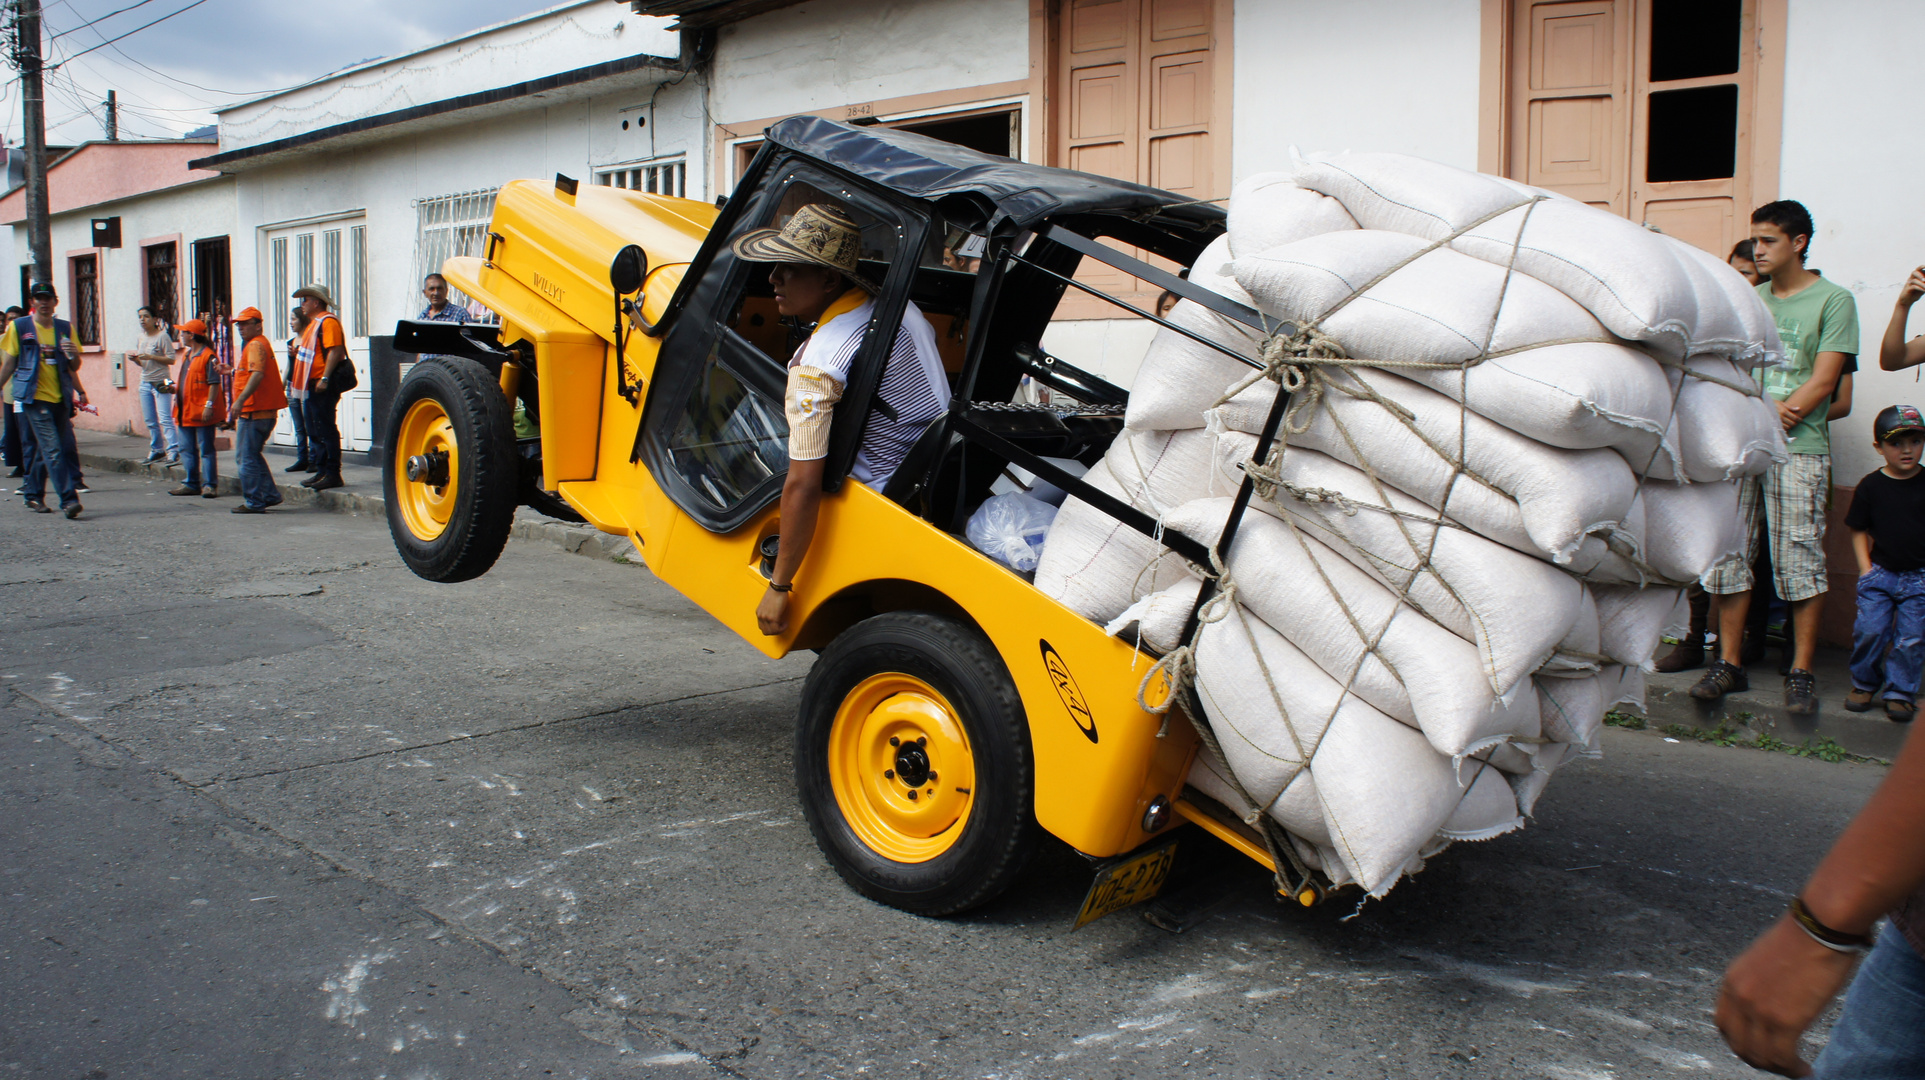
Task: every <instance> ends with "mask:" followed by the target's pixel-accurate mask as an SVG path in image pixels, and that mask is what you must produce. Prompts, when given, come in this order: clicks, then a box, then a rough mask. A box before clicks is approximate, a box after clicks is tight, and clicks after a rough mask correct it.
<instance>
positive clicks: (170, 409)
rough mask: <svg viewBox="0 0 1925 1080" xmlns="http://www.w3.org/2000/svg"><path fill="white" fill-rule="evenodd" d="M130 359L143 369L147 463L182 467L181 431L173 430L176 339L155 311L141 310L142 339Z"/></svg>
mask: <svg viewBox="0 0 1925 1080" xmlns="http://www.w3.org/2000/svg"><path fill="white" fill-rule="evenodd" d="M127 359H129V360H131V361H133V362H134V363H136V364H139V365H140V414H141V418H142V419H144V420H146V421H147V449H148V454H147V460H146V461H144V462H142V464H143V465H151V464H153V463H154V462H156V461H165V462H166V463H167V464H169V465H178V464H180V429H179V428H177V427H175V426H174V339H173V338H172V337H170V336H169V335H168V333H167V324H166V323H163V322H161V321H160V316H159V315H158V314H156V313H155V312H154V309H153V308H150V307H144V308H141V309H140V339H139V343H138V345H137V346H136V348H135V350H134V351H133V352H130V353H128V354H127Z"/></svg>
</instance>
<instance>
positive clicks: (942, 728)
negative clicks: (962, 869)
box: [829, 672, 976, 863]
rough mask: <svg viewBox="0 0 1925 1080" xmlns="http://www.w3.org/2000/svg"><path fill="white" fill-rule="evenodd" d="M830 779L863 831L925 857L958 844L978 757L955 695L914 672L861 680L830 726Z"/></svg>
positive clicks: (882, 847)
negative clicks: (954, 702)
mask: <svg viewBox="0 0 1925 1080" xmlns="http://www.w3.org/2000/svg"><path fill="white" fill-rule="evenodd" d="M829 784H830V787H831V788H832V789H833V790H834V791H835V797H836V805H837V806H838V807H840V808H841V810H842V817H843V819H844V820H846V821H847V822H848V823H849V827H850V828H852V829H854V830H855V833H856V836H857V837H858V838H859V839H861V841H862V842H863V843H864V844H866V845H868V847H869V848H870V849H871V850H873V851H874V852H876V854H878V855H881V856H882V857H883V858H886V859H890V860H892V861H894V862H903V863H919V862H927V861H929V860H930V859H933V858H935V857H936V856H938V855H941V854H942V853H943V852H945V851H948V850H949V849H950V847H952V846H953V845H954V844H955V843H956V840H957V838H958V837H960V836H961V835H962V832H963V828H964V827H965V826H966V825H967V823H968V821H969V810H970V807H972V806H974V805H975V802H976V796H975V790H976V761H975V756H974V755H973V754H971V753H970V750H969V736H968V735H967V734H965V733H964V731H963V725H962V720H961V718H960V717H958V716H957V715H956V710H955V709H954V708H953V707H951V706H950V704H949V700H948V699H947V698H945V697H943V696H942V694H941V693H939V692H937V690H936V689H935V688H934V687H932V686H930V685H929V684H928V683H926V682H923V681H922V680H921V679H918V678H916V677H915V676H913V675H904V674H901V673H898V672H885V673H883V674H881V675H871V676H870V677H869V678H867V679H864V680H862V682H860V683H858V684H857V685H856V687H855V689H853V690H851V691H849V694H848V696H847V697H845V698H843V700H842V705H841V707H840V708H838V709H837V710H836V717H835V724H834V726H833V727H831V728H830V730H829Z"/></svg>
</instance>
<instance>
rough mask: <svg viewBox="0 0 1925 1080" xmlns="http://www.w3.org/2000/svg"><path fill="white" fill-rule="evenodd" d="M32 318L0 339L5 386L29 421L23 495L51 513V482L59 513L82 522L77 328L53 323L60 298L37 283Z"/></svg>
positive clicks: (0, 376)
mask: <svg viewBox="0 0 1925 1080" xmlns="http://www.w3.org/2000/svg"><path fill="white" fill-rule="evenodd" d="M28 296H29V298H30V299H31V300H32V302H33V314H32V315H29V316H25V317H22V318H19V319H15V320H14V321H13V322H11V323H9V324H8V325H7V331H6V334H5V335H4V336H0V358H4V362H0V384H4V385H6V386H7V388H8V389H9V390H10V391H11V392H12V394H13V400H14V407H15V408H17V409H19V410H21V413H22V415H23V416H24V417H25V419H26V430H25V435H26V436H27V439H26V440H25V442H26V443H30V444H31V445H23V446H22V450H23V452H27V453H29V454H30V461H29V462H28V465H27V474H26V481H25V482H24V483H22V484H21V485H20V494H21V495H22V496H23V497H24V498H25V499H26V504H27V509H29V510H32V511H34V512H36V513H41V514H46V513H51V512H52V511H50V510H49V509H48V508H47V503H46V491H47V481H48V479H49V478H50V477H51V478H52V481H53V487H54V491H55V493H56V494H58V495H59V496H60V509H61V511H62V512H63V513H65V514H66V515H67V517H68V518H77V517H79V516H80V510H81V506H80V495H79V493H78V492H77V491H76V490H75V489H76V488H77V487H78V486H79V473H78V471H77V468H76V467H77V466H78V464H79V462H77V461H75V460H74V459H73V456H72V451H71V450H70V449H69V448H70V447H72V445H73V414H74V409H75V407H76V406H79V405H85V404H86V403H87V391H86V390H85V389H83V388H82V387H81V386H80V384H79V382H78V380H76V379H75V378H74V367H75V366H76V360H77V358H78V356H79V351H78V350H77V349H75V348H74V340H73V327H72V325H70V324H69V323H68V322H67V320H65V319H56V318H54V314H53V312H54V306H55V305H56V304H58V303H59V302H60V294H59V293H58V292H56V291H55V290H54V287H53V286H52V285H49V284H47V283H46V282H44V281H43V282H37V283H35V284H34V285H33V287H32V288H31V289H29V290H28Z"/></svg>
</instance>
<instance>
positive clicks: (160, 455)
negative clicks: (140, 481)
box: [140, 450, 167, 465]
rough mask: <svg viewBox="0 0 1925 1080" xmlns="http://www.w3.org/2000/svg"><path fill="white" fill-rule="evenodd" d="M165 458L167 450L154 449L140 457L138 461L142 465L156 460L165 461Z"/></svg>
mask: <svg viewBox="0 0 1925 1080" xmlns="http://www.w3.org/2000/svg"><path fill="white" fill-rule="evenodd" d="M165 460H167V452H166V451H165V450H156V451H154V452H153V453H151V454H148V455H147V456H146V457H144V458H142V459H140V463H141V464H142V465H152V464H153V463H154V462H156V461H165Z"/></svg>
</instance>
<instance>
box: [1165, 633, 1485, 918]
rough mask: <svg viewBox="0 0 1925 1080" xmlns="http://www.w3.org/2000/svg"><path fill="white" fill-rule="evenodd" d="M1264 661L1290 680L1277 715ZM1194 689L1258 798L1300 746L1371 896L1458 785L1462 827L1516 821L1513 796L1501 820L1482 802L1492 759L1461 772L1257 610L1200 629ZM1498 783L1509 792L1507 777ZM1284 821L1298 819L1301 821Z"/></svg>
mask: <svg viewBox="0 0 1925 1080" xmlns="http://www.w3.org/2000/svg"><path fill="white" fill-rule="evenodd" d="M1259 657H1261V661H1259ZM1263 666H1268V667H1269V668H1270V670H1271V671H1272V672H1273V673H1274V674H1275V677H1276V681H1277V684H1278V685H1279V687H1282V686H1283V685H1284V684H1285V683H1286V681H1288V682H1290V683H1291V685H1290V688H1289V691H1288V694H1289V696H1288V697H1287V698H1285V699H1284V709H1285V710H1287V712H1288V719H1287V720H1286V717H1285V715H1284V713H1283V712H1280V711H1279V709H1278V705H1277V699H1276V698H1273V697H1272V696H1271V695H1270V694H1269V692H1268V690H1267V689H1266V688H1265V685H1264V683H1263V680H1262V679H1261V677H1260V676H1253V674H1252V673H1253V672H1256V671H1259V670H1261V668H1262V667H1263ZM1197 692H1198V695H1199V697H1200V698H1201V699H1202V701H1203V707H1204V711H1205V713H1206V714H1207V715H1208V717H1209V720H1210V723H1211V726H1212V728H1213V729H1214V730H1215V731H1216V733H1217V739H1218V741H1219V742H1220V743H1222V744H1223V748H1224V754H1225V756H1226V757H1227V758H1229V760H1230V764H1231V768H1232V769H1233V770H1234V771H1235V772H1236V774H1237V776H1238V778H1239V779H1240V780H1242V781H1243V783H1244V787H1245V788H1246V789H1247V790H1249V791H1250V792H1251V794H1252V795H1254V796H1256V798H1258V799H1259V800H1261V799H1264V798H1266V797H1270V793H1271V792H1273V791H1276V792H1279V793H1280V794H1281V789H1282V786H1283V784H1284V783H1286V782H1287V780H1289V779H1294V778H1295V776H1296V774H1297V772H1298V770H1300V769H1301V768H1302V767H1303V765H1302V764H1301V762H1302V759H1303V758H1304V757H1305V756H1308V757H1309V758H1310V762H1309V771H1310V774H1311V776H1312V777H1313V778H1314V779H1315V782H1316V795H1317V802H1318V803H1319V804H1320V805H1321V808H1322V812H1323V819H1324V820H1323V824H1324V827H1325V829H1326V830H1327V836H1328V838H1329V843H1330V845H1331V847H1333V848H1334V849H1335V851H1336V854H1337V856H1338V857H1339V858H1340V859H1341V860H1342V862H1343V863H1344V865H1345V866H1346V867H1347V868H1348V869H1349V871H1350V873H1351V874H1352V876H1353V877H1355V879H1356V880H1357V881H1358V883H1360V884H1361V885H1363V887H1364V889H1365V890H1366V891H1368V892H1369V893H1370V894H1371V895H1373V896H1382V895H1383V894H1384V893H1385V892H1387V891H1388V890H1389V888H1390V887H1391V886H1392V885H1394V884H1396V882H1397V879H1398V878H1399V877H1400V876H1401V875H1402V874H1403V872H1404V869H1405V867H1406V866H1407V865H1409V864H1410V863H1411V862H1412V861H1413V860H1414V859H1416V858H1418V857H1419V855H1420V853H1422V852H1423V851H1424V850H1425V849H1426V848H1427V847H1428V846H1429V845H1430V843H1431V842H1432V840H1433V838H1434V837H1436V836H1437V834H1438V832H1439V830H1440V829H1442V828H1444V826H1445V825H1446V823H1447V822H1450V821H1451V820H1452V818H1453V815H1455V814H1456V813H1457V811H1458V810H1459V807H1460V804H1462V803H1464V802H1465V800H1466V797H1467V796H1468V795H1471V794H1473V793H1475V794H1476V795H1477V798H1476V800H1475V801H1474V802H1473V803H1472V805H1471V807H1470V808H1469V811H1468V812H1467V813H1466V814H1465V817H1464V820H1463V821H1462V822H1461V824H1462V825H1463V826H1464V827H1465V829H1466V831H1467V832H1470V831H1476V832H1481V833H1482V834H1484V835H1495V833H1496V832H1498V831H1503V830H1504V829H1505V828H1507V827H1509V828H1514V827H1515V826H1516V825H1517V824H1519V822H1518V821H1517V820H1516V813H1515V803H1514V802H1512V803H1511V804H1510V810H1511V813H1510V815H1509V820H1508V821H1506V820H1505V819H1503V817H1502V815H1501V814H1498V813H1494V812H1493V810H1494V806H1493V804H1494V803H1495V802H1496V801H1497V800H1494V799H1492V798H1491V795H1490V791H1489V789H1480V788H1479V786H1478V785H1477V780H1478V779H1480V778H1481V777H1483V776H1484V775H1486V774H1488V775H1490V776H1491V777H1494V778H1499V779H1500V782H1501V775H1502V774H1500V773H1498V772H1497V770H1495V769H1484V768H1478V767H1475V766H1470V767H1467V768H1465V769H1464V770H1463V771H1464V773H1465V776H1464V778H1463V780H1462V781H1460V780H1459V778H1458V775H1457V772H1458V770H1457V769H1455V768H1454V767H1453V766H1452V763H1451V760H1450V759H1449V758H1448V757H1445V756H1443V755H1441V754H1439V753H1437V751H1436V750H1435V749H1434V748H1433V747H1432V746H1431V745H1430V744H1429V743H1428V742H1426V741H1425V739H1424V736H1423V735H1422V734H1420V733H1418V732H1416V731H1414V730H1412V729H1410V728H1409V727H1406V726H1404V725H1403V724H1400V723H1397V722H1396V721H1395V720H1393V719H1392V718H1390V717H1388V716H1385V715H1384V714H1383V713H1381V712H1379V711H1377V710H1376V709H1374V708H1371V707H1370V706H1369V705H1367V704H1365V703H1363V702H1362V701H1359V700H1358V699H1357V698H1356V697H1354V696H1350V695H1346V694H1344V693H1343V691H1342V688H1341V687H1340V686H1339V685H1338V684H1337V683H1336V682H1334V681H1333V680H1331V679H1330V677H1329V676H1328V675H1326V674H1324V673H1323V671H1322V670H1321V668H1319V667H1318V665H1316V664H1314V663H1312V662H1311V661H1310V660H1309V658H1308V657H1305V656H1304V655H1303V654H1302V653H1301V652H1300V651H1299V650H1298V649H1296V648H1295V647H1293V646H1292V645H1291V644H1290V643H1289V642H1288V641H1286V640H1285V639H1284V637H1283V636H1282V635H1281V634H1278V633H1277V632H1276V631H1275V630H1273V629H1271V628H1270V627H1268V626H1266V625H1264V624H1263V623H1262V622H1261V621H1260V620H1257V619H1250V620H1248V621H1247V622H1246V621H1240V620H1238V619H1236V618H1235V617H1234V616H1233V617H1231V618H1229V619H1225V620H1223V621H1221V622H1217V623H1212V624H1210V625H1209V626H1207V627H1206V628H1205V629H1204V631H1203V633H1202V634H1201V635H1200V639H1199V643H1198V648H1197ZM1230 718H1234V720H1231V719H1230ZM1293 730H1294V732H1295V735H1294V737H1293V735H1292V731H1293ZM1233 746H1235V747H1236V749H1232V747H1233ZM1502 786H1503V789H1504V794H1505V795H1506V796H1509V794H1510V789H1509V786H1508V785H1502ZM1293 803H1294V805H1296V806H1300V805H1302V804H1301V803H1295V802H1294V801H1293ZM1280 809H1281V808H1280ZM1292 816H1293V817H1295V816H1297V815H1292ZM1283 824H1284V825H1285V827H1286V828H1290V829H1291V830H1292V831H1293V832H1298V831H1301V830H1302V826H1303V823H1302V822H1301V821H1298V822H1296V823H1294V824H1293V822H1291V821H1289V820H1284V822H1283ZM1480 838H1481V837H1480Z"/></svg>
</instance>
